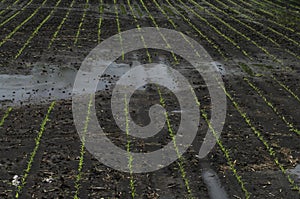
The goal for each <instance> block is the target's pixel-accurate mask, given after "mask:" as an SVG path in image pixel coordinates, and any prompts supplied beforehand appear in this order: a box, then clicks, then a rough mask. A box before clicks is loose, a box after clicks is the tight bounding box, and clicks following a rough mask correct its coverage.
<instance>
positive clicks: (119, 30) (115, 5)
mask: <svg viewBox="0 0 300 199" xmlns="http://www.w3.org/2000/svg"><path fill="white" fill-rule="evenodd" d="M114 7H115V15H116V23H117V28H118V34H119V39H120V45H121V50H122V60H124V59H125V53H124V47H123V38H122V33H121V26H120V19H119V11H118V6H117V0H114Z"/></svg>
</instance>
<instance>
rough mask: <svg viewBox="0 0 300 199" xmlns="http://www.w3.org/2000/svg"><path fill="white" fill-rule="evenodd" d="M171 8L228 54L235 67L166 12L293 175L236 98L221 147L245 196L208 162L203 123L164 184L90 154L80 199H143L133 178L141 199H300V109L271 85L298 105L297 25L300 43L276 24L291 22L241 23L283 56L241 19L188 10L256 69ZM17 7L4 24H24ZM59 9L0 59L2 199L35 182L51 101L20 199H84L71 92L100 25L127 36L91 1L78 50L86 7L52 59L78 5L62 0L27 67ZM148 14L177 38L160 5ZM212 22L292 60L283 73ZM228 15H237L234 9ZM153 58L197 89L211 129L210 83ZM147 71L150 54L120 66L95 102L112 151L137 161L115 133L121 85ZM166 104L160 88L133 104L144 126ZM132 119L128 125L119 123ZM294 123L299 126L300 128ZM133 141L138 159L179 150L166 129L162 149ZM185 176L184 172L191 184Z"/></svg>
mask: <svg viewBox="0 0 300 199" xmlns="http://www.w3.org/2000/svg"><path fill="white" fill-rule="evenodd" d="M26 2H27V1H26ZM42 2H43V1H42V0H36V1H33V3H32V4H30V5H29V6H28V8H26V9H25V10H24V11H22V14H20V15H18V16H17V17H14V18H12V19H11V20H10V22H9V23H7V24H5V25H4V26H3V27H1V29H0V32H1V34H0V35H1V37H0V38H1V41H2V40H3V39H4V38H5V35H8V34H10V33H11V32H12V31H13V30H14V29H15V28H16V27H18V25H19V24H20V23H22V21H24V20H25V19H26V18H27V17H29V16H30V15H31V13H32V12H34V10H35V9H36V8H37V7H38V6H39V5H40V4H41V3H42ZM131 2H132V5H133V8H134V10H135V12H136V16H137V19H138V23H139V25H140V26H141V27H154V26H155V24H154V23H153V20H152V19H151V17H150V16H149V15H148V14H147V12H146V11H145V9H144V8H143V5H142V4H141V2H140V1H131ZM170 2H171V3H172V4H174V5H175V7H176V8H177V9H178V10H179V11H180V13H182V15H183V16H185V17H187V18H189V19H190V21H191V22H192V23H193V24H194V25H195V27H197V28H198V29H199V30H201V32H203V34H204V35H207V37H208V38H209V39H210V40H211V41H213V42H214V43H215V44H216V46H218V48H220V50H221V51H223V52H224V55H225V56H226V58H227V60H225V58H224V57H222V56H221V55H220V54H219V53H218V51H217V50H216V48H214V47H213V46H212V45H211V44H210V43H209V42H208V41H207V40H206V39H205V38H203V37H201V36H200V35H199V32H197V31H196V30H195V29H194V28H192V27H191V26H189V24H188V23H187V22H186V21H184V20H183V19H182V18H181V16H180V15H178V14H176V12H175V11H174V10H173V9H172V8H170V6H169V5H168V4H167V3H166V2H165V1H162V2H159V4H160V5H161V6H162V7H163V8H164V9H165V10H166V12H167V13H168V17H169V19H171V20H173V21H174V23H175V24H176V26H177V28H176V30H178V31H182V32H183V33H185V34H187V35H188V36H190V37H191V38H193V39H195V40H196V41H197V42H199V43H200V44H201V45H202V46H203V47H204V48H205V49H206V51H207V52H208V53H209V54H210V55H211V57H212V59H213V60H214V63H213V64H215V65H216V67H217V68H218V70H219V72H220V73H221V75H222V78H223V81H224V84H225V88H226V90H227V91H228V93H229V94H230V95H231V96H232V97H233V98H234V101H235V103H237V104H238V105H239V107H240V109H241V110H242V111H243V112H245V113H246V115H247V117H249V118H250V120H251V124H252V125H253V126H254V127H255V128H256V130H257V131H259V132H260V133H261V135H262V137H263V138H264V140H265V141H266V142H267V143H268V144H269V146H270V147H271V148H272V149H273V150H274V151H275V153H276V157H277V159H278V162H279V163H280V164H281V165H282V167H283V168H284V169H285V171H286V172H283V171H282V169H280V167H279V166H278V164H276V161H274V156H272V155H271V154H270V151H268V150H267V149H266V146H265V145H264V143H263V142H262V141H261V140H260V139H259V137H258V136H257V135H256V134H255V132H253V128H252V129H251V127H250V126H249V125H248V124H247V123H246V121H245V119H244V118H243V117H242V116H241V114H240V113H239V112H238V111H237V109H236V107H235V106H234V104H233V103H232V102H231V100H230V99H229V98H228V99H227V113H226V122H225V124H224V129H223V131H222V134H221V137H220V141H221V142H222V144H223V146H224V147H225V148H226V149H227V150H228V154H229V156H230V158H231V162H232V163H233V165H234V167H235V169H236V171H237V174H238V175H239V176H241V181H242V182H243V183H244V190H243V188H242V187H241V183H240V182H239V181H238V179H237V177H236V174H235V172H234V171H233V170H232V168H231V167H230V165H229V164H228V159H226V155H225V154H224V151H223V150H222V148H221V147H220V146H219V145H216V146H215V147H214V148H213V150H212V151H211V152H210V153H209V155H208V156H207V157H206V158H205V160H199V158H197V154H198V152H199V149H200V146H201V144H202V142H203V138H204V136H205V133H206V131H207V129H208V125H207V123H206V122H205V120H204V119H203V118H201V119H200V124H199V130H198V133H197V136H196V138H195V140H194V142H193V144H192V146H191V147H190V148H189V149H188V151H187V152H186V153H184V155H183V156H182V158H180V159H179V160H177V161H175V162H174V163H172V164H170V165H169V166H167V167H165V168H162V169H160V170H158V171H155V172H150V173H143V174H132V176H131V175H130V174H129V173H124V172H120V171H117V170H114V169H112V168H110V167H107V166H106V165H104V164H102V163H101V162H99V161H98V160H97V159H95V157H94V156H93V155H92V154H91V153H90V152H89V151H88V150H85V153H84V156H83V157H84V163H83V167H82V173H81V178H80V180H79V184H80V189H79V197H80V198H105V199H108V198H132V187H130V179H131V178H133V179H134V186H135V198H161V199H170V198H180V199H181V198H192V197H193V198H212V199H213V198H247V194H245V190H247V192H249V193H250V198H261V199H263V198H289V199H297V198H299V196H300V194H299V187H300V184H299V182H300V181H299V159H300V145H299V143H300V136H299V135H298V134H297V133H296V132H294V131H291V129H300V122H299V120H298V118H299V116H300V112H299V111H298V110H299V108H298V107H300V101H299V100H297V99H296V98H295V96H293V95H291V94H290V93H289V92H288V91H287V90H286V89H284V87H282V86H281V85H279V84H278V83H277V82H276V81H274V78H272V77H271V75H273V76H274V77H276V79H277V80H278V81H280V82H282V83H283V84H284V85H285V86H286V87H287V88H289V89H290V90H291V91H293V92H294V94H295V95H296V96H300V89H299V72H300V71H299V67H300V64H299V58H297V57H295V56H292V55H291V54H290V53H287V51H284V49H288V50H289V51H291V52H293V53H295V54H297V55H298V56H299V54H300V53H299V52H300V47H299V45H298V46H297V45H295V43H293V42H292V41H291V40H293V41H296V42H298V43H300V36H299V34H298V33H299V31H300V26H299V25H297V24H296V23H295V24H292V23H291V24H286V26H287V27H288V28H291V29H293V30H295V31H294V32H292V31H287V30H286V29H283V28H282V27H281V26H276V24H274V23H272V22H270V20H273V21H274V20H275V21H276V20H277V21H278V22H280V20H281V19H280V18H278V19H273V18H271V17H270V16H269V15H267V14H266V13H261V12H258V13H259V14H260V15H261V18H258V17H256V16H251V17H254V19H255V21H251V20H249V19H248V18H246V17H244V16H236V14H235V13H231V14H232V15H233V16H234V17H237V18H238V19H239V20H241V21H243V22H244V23H246V24H247V25H249V26H251V27H253V28H254V29H256V30H257V31H260V32H261V33H263V34H265V35H268V37H270V38H272V39H273V40H275V41H276V42H277V43H278V44H280V47H278V46H276V45H274V44H273V43H271V42H270V40H267V39H265V38H262V37H261V36H259V35H258V34H257V33H255V32H253V31H249V30H248V29H247V28H245V27H243V26H241V25H240V24H237V23H236V22H235V21H234V20H232V19H231V18H229V17H226V16H223V15H222V14H220V13H218V12H216V11H214V10H213V9H212V8H210V7H209V6H208V5H207V4H205V3H204V2H200V1H197V2H199V4H200V5H201V6H204V7H205V9H204V10H202V11H200V10H197V8H196V7H194V6H192V5H193V4H192V3H188V2H189V1H183V2H186V4H187V5H188V6H190V7H191V8H193V9H195V10H197V12H198V13H199V14H200V15H201V16H203V17H204V18H206V19H207V20H208V21H209V22H210V23H211V24H213V25H214V26H215V27H217V28H219V29H220V30H221V32H222V33H223V34H224V35H227V36H228V37H230V38H232V39H233V40H234V41H236V42H237V43H238V45H239V46H240V48H241V49H244V50H245V51H247V52H248V53H249V56H251V57H252V60H250V59H249V57H246V56H245V55H244V54H243V53H242V52H241V50H239V49H238V48H236V47H235V46H234V45H232V43H230V42H229V41H228V40H226V39H224V37H223V36H222V35H219V34H217V32H216V31H214V29H212V28H211V27H209V26H208V25H207V24H206V23H204V22H203V21H201V20H199V18H197V17H196V16H195V15H193V13H192V12H191V11H188V10H186V9H185V8H184V7H183V6H182V5H180V3H179V2H178V1H170ZM208 2H210V3H211V4H213V5H215V6H218V7H220V4H218V1H216V0H208ZM224 2H226V4H227V5H230V6H231V7H232V8H233V9H239V10H240V11H241V12H242V11H243V10H242V9H241V8H238V7H236V6H235V5H234V4H232V3H231V2H230V1H228V2H227V1H224ZM234 2H237V3H238V2H239V1H237V0H234ZM263 2H265V1H263ZM289 2H290V3H291V4H292V5H295V6H298V7H299V4H297V3H294V1H289ZM13 3H14V1H12V0H8V1H2V2H1V3H0V8H1V9H2V10H4V12H3V13H2V14H1V16H0V22H3V21H4V20H6V19H8V18H9V17H11V16H13V15H14V13H16V12H17V11H19V10H21V9H22V8H23V7H24V5H25V3H24V2H19V3H17V4H16V5H14V6H12V7H11V8H9V9H6V8H7V6H9V5H11V4H13ZM55 3H56V2H55V1H49V2H47V3H46V4H45V6H43V7H42V8H41V10H40V11H39V12H37V15H36V16H34V17H33V18H32V19H31V20H30V21H29V22H28V23H25V24H24V25H23V26H22V27H21V28H20V29H19V30H18V31H17V32H16V33H15V34H14V35H13V36H12V37H11V38H10V39H8V40H7V41H6V42H5V43H4V44H3V45H2V46H1V47H0V105H1V106H0V118H3V116H4V115H5V112H6V110H7V108H8V107H12V108H13V109H12V111H11V112H10V113H9V115H8V117H7V118H6V119H5V121H4V123H3V125H2V126H0V143H1V145H0V198H14V197H15V194H16V191H17V186H16V185H15V184H14V176H16V175H17V177H16V181H17V182H18V181H20V179H21V178H22V177H23V176H24V170H25V169H26V168H27V165H28V161H29V159H30V156H31V155H32V154H31V153H32V151H33V149H34V148H35V146H36V141H35V138H36V137H37V135H38V132H39V131H40V129H41V124H42V122H43V119H44V118H45V116H46V114H47V110H48V107H49V105H50V103H51V102H52V101H56V105H55V107H54V109H53V110H52V112H51V113H50V115H49V119H48V121H47V124H46V126H45V131H44V132H43V135H42V138H41V142H40V145H39V148H38V150H37V153H36V155H35V157H34V161H33V163H32V167H31V169H30V172H29V175H28V177H27V179H26V183H25V184H24V187H23V188H22V192H21V194H20V198H74V195H75V194H76V183H75V182H76V179H77V177H78V164H79V162H80V155H81V151H80V149H81V141H80V138H79V135H78V133H77V131H76V128H75V125H74V121H73V114H72V101H71V97H72V84H73V81H74V77H75V74H76V72H77V70H78V69H79V67H80V65H81V63H82V61H83V60H84V58H85V57H86V56H87V55H88V54H89V52H90V51H91V50H92V49H93V48H94V47H96V46H97V44H98V24H99V18H100V17H102V19H103V22H102V26H101V38H100V41H103V40H105V39H107V38H109V37H110V36H112V35H114V34H117V33H118V27H117V22H116V14H115V9H114V4H113V1H106V0H104V1H103V3H104V4H103V6H104V12H103V13H99V1H96V0H92V1H89V7H88V8H87V11H86V16H85V18H84V21H83V23H82V27H81V31H80V34H79V37H78V42H77V44H75V45H74V41H75V39H76V33H77V31H78V27H79V24H80V23H81V20H82V15H83V13H84V9H85V1H78V2H77V1H76V2H75V3H74V6H73V7H72V8H71V9H70V14H69V16H68V18H67V19H66V21H65V23H64V24H63V25H62V28H61V30H60V31H59V33H58V35H57V38H56V40H54V43H53V45H52V46H51V48H48V45H49V42H50V41H51V38H52V36H53V34H54V33H55V31H56V29H57V27H58V26H59V24H60V23H61V21H62V20H63V18H64V17H65V15H66V13H67V12H68V8H69V5H70V3H71V1H70V0H62V1H61V4H60V5H59V6H58V8H57V11H56V12H54V14H53V16H52V17H51V18H50V20H48V21H47V22H46V23H45V24H44V25H43V26H42V27H41V29H39V32H38V34H36V35H35V36H34V37H33V39H32V40H31V42H30V44H29V45H28V46H27V48H25V50H24V51H23V53H22V54H21V56H19V57H18V58H17V59H15V55H16V53H17V52H18V51H19V50H20V48H21V47H22V46H23V45H24V43H26V41H27V39H28V38H29V37H30V35H31V34H32V32H33V31H34V30H35V29H36V27H37V26H38V25H39V24H40V23H41V21H42V20H43V19H44V18H45V17H46V16H47V15H48V14H49V13H50V12H51V10H52V9H53V7H54V6H55ZM145 5H146V6H147V8H148V9H149V11H150V13H152V15H153V17H154V19H155V21H156V23H157V25H158V26H159V27H161V28H169V29H174V27H173V26H172V24H170V23H169V20H168V19H167V17H166V16H165V15H163V14H162V13H161V12H160V10H159V9H158V8H157V7H156V6H155V4H154V3H153V1H147V2H146V1H145ZM280 5H283V4H282V3H281V4H280ZM117 7H118V11H119V15H118V16H119V22H120V29H121V31H125V30H129V29H132V28H136V23H135V21H134V18H133V16H132V13H131V11H130V9H129V7H128V4H127V1H120V2H119V3H118V5H117ZM245 8H247V9H250V10H252V11H253V12H256V11H257V10H256V9H254V8H252V7H249V6H248V7H247V6H245ZM270 9H271V8H270ZM289 9H293V8H292V7H290V8H289ZM124 10H125V11H124ZM207 11H211V12H213V13H214V14H216V15H217V16H219V17H221V18H223V19H224V21H225V22H226V23H228V24H230V25H231V26H232V27H234V28H235V29H236V30H237V31H239V32H241V33H243V34H245V35H247V36H248V37H249V38H251V39H252V40H253V41H257V44H258V45H261V46H263V47H264V48H266V49H267V50H268V51H269V52H270V53H271V54H273V55H275V56H276V57H278V59H280V60H282V61H283V64H280V63H277V62H275V61H273V60H272V58H270V56H267V55H266V54H264V53H263V52H262V51H261V49H259V48H257V46H255V45H253V43H251V42H249V41H246V40H245V39H244V38H243V37H241V36H240V35H239V34H237V33H235V32H233V31H232V30H231V29H229V28H228V27H226V26H225V25H224V24H222V23H220V21H218V20H216V18H214V17H212V15H210V14H208V12H207ZM224 11H225V12H229V13H230V11H228V10H226V9H224ZM281 12H286V11H281ZM295 13H297V12H295V11H293V15H292V14H291V15H284V16H285V17H287V18H288V17H289V16H291V17H292V18H293V19H294V18H295V15H296V17H298V18H300V15H299V11H298V14H295ZM257 22H259V23H257ZM260 24H263V25H265V27H262V26H261V25H260ZM266 27H271V28H273V29H274V30H276V31H278V32H280V33H282V34H284V35H286V36H287V37H289V38H290V39H291V40H287V39H286V38H283V37H282V36H279V35H278V34H275V33H274V32H272V31H270V29H267V28H266ZM149 52H150V54H151V57H152V58H153V62H158V63H164V64H166V65H168V66H170V67H172V68H174V69H176V70H178V71H179V72H180V73H181V74H183V75H184V76H185V77H186V78H187V79H188V80H189V82H190V84H191V85H192V87H193V88H194V89H195V92H196V95H197V97H198V99H199V101H200V102H201V106H200V109H204V110H205V111H207V112H208V117H210V112H209V111H210V97H209V92H208V90H207V87H206V86H205V82H204V81H203V78H202V77H201V75H200V74H198V73H197V72H196V71H195V70H194V69H192V68H191V66H190V64H189V63H187V62H186V61H185V60H183V59H181V58H180V57H179V64H174V60H173V57H172V54H171V53H169V52H165V51H161V50H154V49H150V50H149ZM137 63H139V64H145V63H147V56H146V51H145V50H139V51H134V52H131V53H128V54H126V56H125V60H122V59H121V58H119V59H118V60H116V61H115V63H113V64H112V65H111V66H109V68H108V71H106V74H105V75H103V76H102V77H101V79H100V83H99V85H98V90H97V93H96V98H95V105H96V106H95V107H96V112H97V117H98V120H99V123H101V127H102V128H103V129H104V130H105V133H106V134H107V136H108V137H109V138H110V139H111V141H112V142H113V143H114V144H115V145H117V146H119V147H120V148H123V149H124V150H126V143H127V137H126V136H125V132H123V131H122V130H120V129H119V127H118V126H117V125H116V124H115V122H114V118H113V116H112V111H111V107H110V105H111V104H110V100H111V94H112V90H113V87H114V84H115V83H116V81H118V79H119V78H120V77H121V76H122V74H124V73H125V72H126V71H128V70H130V69H131V68H132V67H134V65H136V64H137ZM241 63H243V64H247V66H248V67H249V68H250V69H249V68H247V69H246V70H245V68H243V67H241ZM249 71H250V72H249ZM244 77H246V78H247V79H249V80H250V81H251V82H252V83H253V85H255V86H256V87H257V88H259V89H260V91H261V93H262V95H263V96H264V97H265V98H266V99H267V100H268V101H269V102H270V103H272V104H273V105H274V107H276V110H275V111H274V108H272V107H270V104H268V103H266V101H265V100H264V99H263V98H262V97H261V96H260V95H259V94H258V93H257V92H256V91H255V90H253V89H252V88H251V86H249V84H248V83H247V81H245V79H244ZM160 89H161V90H162V93H163V98H164V99H165V103H166V110H167V111H168V113H169V115H170V121H171V125H172V128H173V130H174V132H176V131H177V129H178V126H179V124H180V117H181V113H180V107H179V104H178V100H177V99H176V97H175V96H174V94H172V92H171V91H170V90H168V89H166V88H164V87H160ZM158 103H160V98H159V95H158V90H157V88H156V87H155V86H154V85H146V86H144V87H143V88H140V89H139V90H137V91H136V92H135V93H134V95H133V96H132V99H131V102H130V107H129V113H130V115H131V117H132V118H133V119H134V121H135V122H136V123H137V124H140V125H147V124H148V123H149V122H150V118H149V116H148V110H149V107H151V106H152V105H154V104H158ZM122 114H123V113H120V115H122ZM283 118H285V119H286V121H288V122H289V124H292V125H293V128H291V126H289V125H288V124H287V123H286V121H285V120H284V119H283ZM130 139H131V141H132V146H131V150H132V151H134V152H141V151H147V152H149V151H155V150H158V149H160V148H163V147H164V146H165V145H166V144H167V143H169V142H171V141H172V139H171V137H170V135H169V133H168V127H167V125H165V126H164V128H163V129H162V130H161V131H160V132H159V133H158V134H157V135H156V136H154V137H151V138H148V139H145V140H143V139H138V138H134V137H130ZM180 165H182V167H183V168H184V173H185V174H183V172H182V169H181V167H180ZM287 175H290V179H292V180H294V183H293V184H292V183H291V182H289V179H288V178H287ZM184 179H187V181H185V180H184ZM187 182H188V186H187ZM293 187H294V188H293ZM295 187H296V188H295ZM297 187H298V190H297Z"/></svg>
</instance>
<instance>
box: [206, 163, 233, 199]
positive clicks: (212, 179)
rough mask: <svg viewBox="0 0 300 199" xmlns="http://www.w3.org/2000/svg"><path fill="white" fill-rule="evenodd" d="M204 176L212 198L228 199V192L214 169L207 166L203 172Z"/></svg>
mask: <svg viewBox="0 0 300 199" xmlns="http://www.w3.org/2000/svg"><path fill="white" fill-rule="evenodd" d="M202 178H203V181H204V183H205V184H206V186H207V189H208V193H209V196H210V198H211V199H227V198H228V197H227V194H226V192H225V190H224V188H223V187H222V186H221V182H220V179H219V177H218V175H217V174H216V172H214V171H213V170H212V169H208V168H205V169H204V170H203V172H202Z"/></svg>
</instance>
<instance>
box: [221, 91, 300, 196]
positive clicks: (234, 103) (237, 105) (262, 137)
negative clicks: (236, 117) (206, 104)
mask: <svg viewBox="0 0 300 199" xmlns="http://www.w3.org/2000/svg"><path fill="white" fill-rule="evenodd" d="M222 89H223V90H224V92H225V94H226V96H227V98H228V99H229V100H230V101H231V103H232V104H233V106H234V107H235V109H236V110H237V111H238V113H239V114H240V115H241V117H242V118H243V119H244V121H245V122H246V124H247V125H248V126H249V127H250V128H251V130H252V131H253V133H254V134H255V135H256V137H257V138H258V139H259V140H260V141H261V142H262V144H263V145H264V146H265V148H266V150H267V151H268V153H269V155H270V157H271V158H273V161H274V162H275V164H276V166H278V168H279V169H280V171H281V172H282V173H283V174H284V175H285V176H286V177H287V180H288V181H289V183H290V184H291V185H292V188H293V189H294V190H297V191H298V192H299V193H300V188H299V186H298V185H297V184H296V183H295V181H294V180H293V179H292V177H291V176H290V175H289V174H288V173H287V170H286V169H285V168H284V166H283V164H281V163H280V162H279V159H278V157H277V154H276V152H275V151H274V149H273V148H272V147H271V146H270V145H269V143H268V141H267V140H266V139H265V138H264V136H263V135H262V133H261V132H260V131H259V130H257V129H256V128H255V126H254V125H253V124H252V121H251V120H250V118H249V117H248V116H247V114H246V113H245V112H244V111H243V110H242V109H241V108H240V105H239V104H238V103H237V102H236V101H235V100H234V98H233V97H232V96H231V94H230V93H229V92H227V91H226V89H225V88H224V87H222Z"/></svg>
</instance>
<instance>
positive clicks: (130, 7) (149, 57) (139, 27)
mask: <svg viewBox="0 0 300 199" xmlns="http://www.w3.org/2000/svg"><path fill="white" fill-rule="evenodd" d="M127 4H128V7H129V9H130V11H131V13H132V16H133V19H134V21H135V23H136V27H137V29H138V30H140V29H141V26H140V24H139V23H138V20H137V17H136V15H135V13H134V10H133V8H132V6H131V3H130V0H127ZM141 40H142V42H143V44H144V48H145V49H146V54H147V57H148V61H149V63H151V62H152V58H151V55H150V53H149V50H148V48H147V44H146V42H145V38H144V37H143V35H141Z"/></svg>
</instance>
